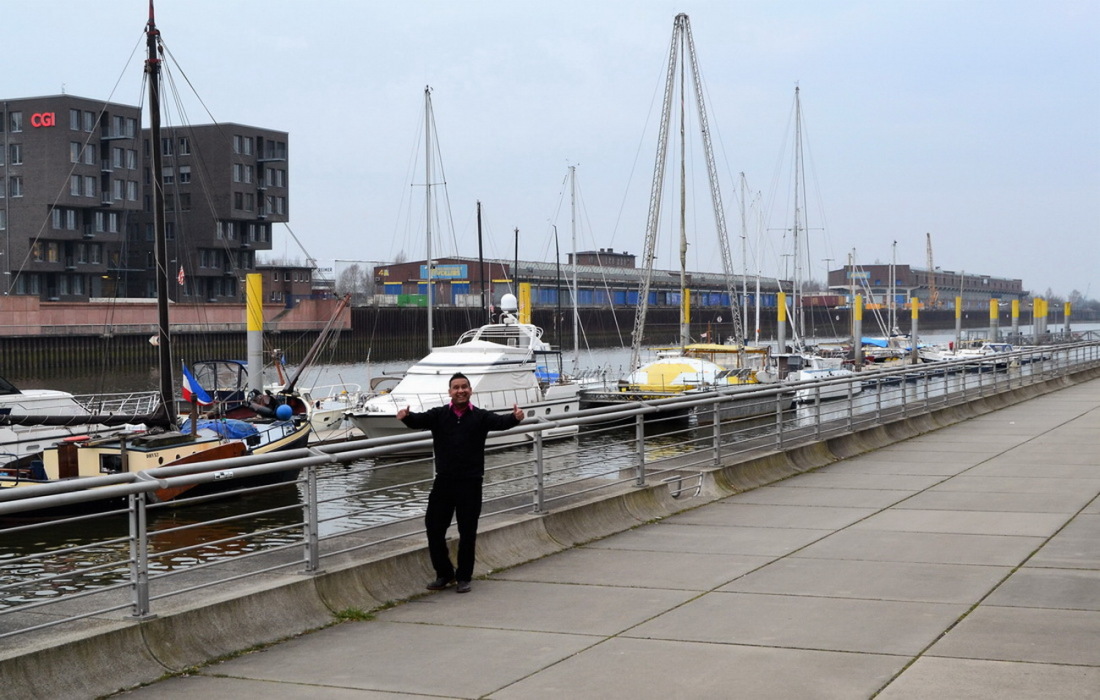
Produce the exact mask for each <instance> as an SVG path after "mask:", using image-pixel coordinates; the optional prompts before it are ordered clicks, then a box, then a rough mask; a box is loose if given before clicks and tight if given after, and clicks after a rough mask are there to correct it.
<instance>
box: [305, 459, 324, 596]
mask: <svg viewBox="0 0 1100 700" xmlns="http://www.w3.org/2000/svg"><path fill="white" fill-rule="evenodd" d="M302 515H303V516H304V517H303V518H302V530H303V532H302V539H303V544H304V545H305V550H306V551H305V564H306V571H305V572H306V573H307V574H313V573H317V569H318V568H319V567H320V560H321V556H320V552H319V549H320V541H319V540H320V534H319V531H320V523H319V522H318V520H319V517H318V513H317V468H316V467H315V466H313V465H310V466H308V467H306V498H305V503H303V504H302Z"/></svg>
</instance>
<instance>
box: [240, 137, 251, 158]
mask: <svg viewBox="0 0 1100 700" xmlns="http://www.w3.org/2000/svg"><path fill="white" fill-rule="evenodd" d="M242 145H243V146H244V150H243V151H242V153H244V154H245V155H246V156H250V155H252V137H251V136H245V137H244V140H243V143H242Z"/></svg>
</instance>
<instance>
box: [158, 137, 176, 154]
mask: <svg viewBox="0 0 1100 700" xmlns="http://www.w3.org/2000/svg"><path fill="white" fill-rule="evenodd" d="M160 153H161V155H165V156H171V155H175V154H174V152H173V149H172V139H171V137H169V138H163V139H161V140H160Z"/></svg>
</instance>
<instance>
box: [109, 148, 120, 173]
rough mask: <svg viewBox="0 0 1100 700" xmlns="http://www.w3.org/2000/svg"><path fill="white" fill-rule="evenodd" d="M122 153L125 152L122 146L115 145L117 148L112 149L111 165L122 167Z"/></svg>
mask: <svg viewBox="0 0 1100 700" xmlns="http://www.w3.org/2000/svg"><path fill="white" fill-rule="evenodd" d="M122 153H123V150H122V149H121V148H118V147H115V148H112V149H111V167H112V168H121V167H122Z"/></svg>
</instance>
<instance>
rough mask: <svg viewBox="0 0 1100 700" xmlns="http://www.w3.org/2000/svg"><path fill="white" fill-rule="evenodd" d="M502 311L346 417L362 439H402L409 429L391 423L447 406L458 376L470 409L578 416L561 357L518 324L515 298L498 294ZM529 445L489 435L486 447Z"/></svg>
mask: <svg viewBox="0 0 1100 700" xmlns="http://www.w3.org/2000/svg"><path fill="white" fill-rule="evenodd" d="M501 310H502V312H501V315H500V319H499V320H498V321H497V322H496V323H488V324H485V325H484V326H481V327H479V328H474V329H471V330H469V331H466V332H465V333H463V334H462V336H461V337H460V338H459V339H458V341H457V342H456V343H455V344H454V345H448V346H444V347H439V348H434V349H432V351H431V352H430V353H429V354H428V355H427V356H426V357H424V358H423V359H422V360H420V361H419V362H417V363H416V364H414V365H413V366H412V367H410V368H409V369H408V371H406V372H405V375H404V377H402V379H401V381H399V382H398V383H397V385H396V386H395V387H393V389H392V390H390V391H388V392H386V393H383V394H379V395H377V396H373V397H371V398H369V399H367V401H366V402H364V404H363V406H362V408H359V409H356V410H353V411H350V412H349V414H348V415H349V417H350V418H351V420H352V422H353V423H354V424H355V427H357V428H358V429H359V430H360V431H362V433H363V434H364V435H366V436H367V437H368V438H378V437H388V436H393V435H406V434H408V433H409V432H410V431H409V428H407V427H406V426H405V424H404V423H402V422H401V421H399V420H397V412H398V411H399V410H401V409H402V408H405V407H408V408H409V410H411V411H414V412H421V411H427V410H428V409H430V408H434V407H436V406H442V405H445V404H447V403H449V402H450V400H451V399H450V396H449V394H448V391H447V385H448V382H449V380H450V378H451V376H452V375H453V374H455V373H456V372H461V373H462V374H464V375H466V377H467V378H468V379H469V380H470V387H471V388H472V389H473V397H472V398H471V402H472V403H473V404H474V405H475V406H480V407H481V408H484V409H488V410H490V411H495V412H498V413H506V412H510V411H511V410H512V406H513V405H519V407H520V408H522V409H523V410H524V412H525V413H526V414H527V417H528V418H533V417H538V418H543V419H545V420H551V421H552V420H556V419H560V418H564V417H566V416H571V415H572V414H574V413H576V411H577V409H578V406H579V388H580V387H579V385H578V384H577V383H576V382H573V381H570V380H568V379H566V378H564V377H563V376H562V373H561V354H560V353H559V352H557V351H555V350H551V348H550V346H549V345H548V344H547V343H546V342H545V341H543V340H542V329H541V328H539V327H538V326H534V325H531V324H529V323H520V322H519V321H518V320H517V318H516V313H517V311H518V305H517V302H516V298H515V297H514V296H513V295H511V294H505V295H504V297H503V299H501ZM576 432H577V428H576V426H570V427H567V428H560V429H554V430H547V431H543V435H544V437H560V436H564V435H572V434H574V433H576ZM531 439H532V438H531V434H530V433H526V434H518V435H490V436H489V441H488V444H490V445H501V444H510V443H519V442H526V441H529V440H531Z"/></svg>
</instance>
